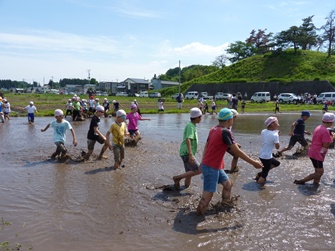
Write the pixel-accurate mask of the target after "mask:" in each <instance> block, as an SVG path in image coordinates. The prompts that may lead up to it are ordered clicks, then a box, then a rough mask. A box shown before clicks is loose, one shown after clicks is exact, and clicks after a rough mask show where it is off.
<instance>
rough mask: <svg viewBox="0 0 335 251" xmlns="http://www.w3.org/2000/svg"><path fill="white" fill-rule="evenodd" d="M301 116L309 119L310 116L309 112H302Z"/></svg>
mask: <svg viewBox="0 0 335 251" xmlns="http://www.w3.org/2000/svg"><path fill="white" fill-rule="evenodd" d="M301 116H307V117H310V116H311V113H310V112H309V111H302V112H301Z"/></svg>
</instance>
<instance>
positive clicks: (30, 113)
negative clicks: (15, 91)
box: [26, 101, 37, 124]
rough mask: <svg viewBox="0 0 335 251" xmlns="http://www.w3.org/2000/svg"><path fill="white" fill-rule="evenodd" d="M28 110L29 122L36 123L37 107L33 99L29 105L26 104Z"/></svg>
mask: <svg viewBox="0 0 335 251" xmlns="http://www.w3.org/2000/svg"><path fill="white" fill-rule="evenodd" d="M26 110H27V112H28V123H29V124H34V119H35V112H37V108H36V106H34V102H33V101H30V103H29V105H27V106H26Z"/></svg>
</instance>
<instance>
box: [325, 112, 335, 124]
mask: <svg viewBox="0 0 335 251" xmlns="http://www.w3.org/2000/svg"><path fill="white" fill-rule="evenodd" d="M322 121H323V122H325V123H333V122H334V121H335V115H334V113H331V112H326V113H325V114H323V117H322Z"/></svg>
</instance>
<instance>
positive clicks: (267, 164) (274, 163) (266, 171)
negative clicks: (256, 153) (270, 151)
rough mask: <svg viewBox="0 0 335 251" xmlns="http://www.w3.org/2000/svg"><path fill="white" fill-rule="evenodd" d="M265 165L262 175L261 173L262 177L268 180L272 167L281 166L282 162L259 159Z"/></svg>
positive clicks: (273, 159) (272, 159)
mask: <svg viewBox="0 0 335 251" xmlns="http://www.w3.org/2000/svg"><path fill="white" fill-rule="evenodd" d="M259 159H260V160H261V162H262V164H263V166H264V167H263V168H262V173H261V177H262V178H264V179H266V177H267V176H268V174H269V171H270V169H271V166H274V167H277V166H279V165H280V162H279V161H278V160H276V159H275V158H271V159H261V158H259Z"/></svg>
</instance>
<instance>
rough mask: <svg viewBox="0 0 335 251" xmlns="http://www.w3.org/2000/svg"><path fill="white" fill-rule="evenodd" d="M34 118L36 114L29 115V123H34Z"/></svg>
mask: <svg viewBox="0 0 335 251" xmlns="http://www.w3.org/2000/svg"><path fill="white" fill-rule="evenodd" d="M34 118H35V114H34V113H28V121H30V122H32V123H34Z"/></svg>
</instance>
